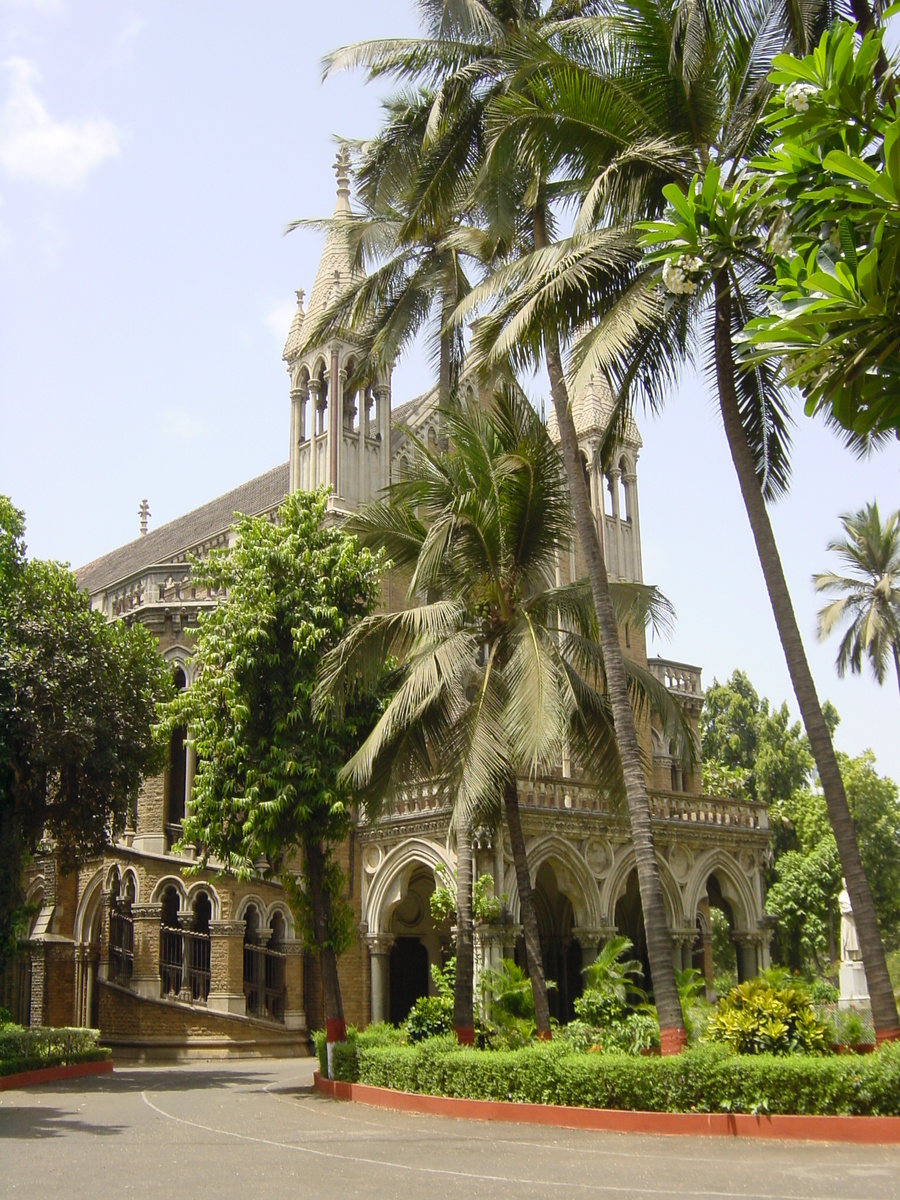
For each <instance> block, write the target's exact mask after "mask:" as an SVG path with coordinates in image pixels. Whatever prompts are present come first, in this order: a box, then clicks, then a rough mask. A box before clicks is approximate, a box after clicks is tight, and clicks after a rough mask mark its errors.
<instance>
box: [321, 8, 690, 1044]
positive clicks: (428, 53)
mask: <svg viewBox="0 0 900 1200" xmlns="http://www.w3.org/2000/svg"><path fill="white" fill-rule="evenodd" d="M419 7H420V9H421V11H422V14H423V18H424V20H425V25H426V30H427V34H428V36H426V37H425V38H418V39H386V40H381V41H371V42H364V43H359V44H357V45H355V46H350V47H346V48H345V49H343V50H340V51H337V52H336V53H335V54H334V55H332V56H331V57H330V58H329V60H328V61H327V64H326V68H327V70H333V69H335V68H338V67H340V68H347V67H363V68H364V69H365V70H366V71H367V72H368V75H369V77H370V78H377V77H380V76H384V75H390V76H393V77H394V78H398V79H400V80H404V81H406V80H410V79H413V80H417V81H421V80H423V79H424V80H427V81H428V83H429V85H431V86H433V89H434V102H433V104H432V107H431V111H430V114H429V121H428V138H429V144H430V145H431V146H433V152H432V156H431V159H430V161H431V171H430V180H429V187H428V197H429V202H430V203H431V204H432V205H434V206H435V208H439V207H440V205H442V204H443V205H446V203H447V198H448V197H450V196H456V195H458V194H459V189H460V186H461V183H464V182H467V181H468V182H469V183H470V184H471V185H472V186H473V187H474V188H475V192H474V195H475V197H476V206H477V207H478V208H479V209H480V210H481V211H482V212H483V213H485V214H486V215H487V218H488V220H489V225H490V230H491V233H490V241H491V242H492V244H494V245H495V246H497V247H506V248H511V247H516V246H521V245H522V244H523V239H524V243H525V244H526V245H527V246H533V247H534V249H535V250H536V252H537V253H538V254H541V253H543V252H545V251H546V249H547V246H548V240H549V238H550V237H551V236H552V234H553V228H554V227H553V217H552V212H551V207H550V202H549V201H550V197H551V196H552V194H553V192H552V188H551V187H550V186H549V184H550V174H551V171H552V167H553V162H552V160H548V159H547V157H546V156H545V155H544V154H543V150H542V139H541V138H540V137H537V138H533V139H531V140H530V141H527V142H526V141H523V140H517V141H515V142H513V143H510V142H506V143H504V144H503V152H501V149H500V148H499V147H498V146H495V147H494V150H493V153H492V155H491V160H490V163H489V164H486V162H485V158H484V153H483V148H484V144H485V136H486V133H487V130H488V126H487V123H486V120H485V117H486V114H487V113H488V112H489V110H490V106H491V104H493V103H496V104H500V105H502V103H503V102H504V100H505V99H506V97H507V96H508V95H510V94H513V93H515V90H516V88H517V87H518V86H519V76H520V73H521V72H522V70H523V69H524V71H525V73H526V74H527V71H528V55H529V53H530V49H531V47H532V46H533V45H534V44H535V43H540V42H544V43H546V42H548V41H549V40H552V39H553V38H554V37H555V38H558V39H562V40H563V42H565V41H567V40H568V38H569V32H570V29H572V28H578V27H579V26H580V24H581V23H583V22H584V21H585V20H587V19H589V18H591V16H592V15H593V14H595V13H596V12H598V11H600V10H601V9H602V8H603V5H602V4H600V3H598V2H597V0H552V2H551V3H549V4H545V3H543V2H542V0H420V3H419ZM620 141H621V135H620V133H619V132H617V133H616V134H615V136H614V137H613V138H612V140H610V138H609V137H607V138H606V139H605V142H604V144H605V146H606V148H607V149H609V147H610V146H611V145H616V144H618V143H619V142H620ZM476 184H477V186H476ZM432 211H434V209H432ZM529 351H530V353H529V354H525V355H524V356H522V357H524V358H525V359H526V360H530V361H532V362H534V361H536V360H539V359H541V358H543V359H544V361H546V364H547V369H548V373H549V376H550V386H551V395H552V399H553V404H554V408H555V410H556V415H557V422H558V428H559V432H560V444H561V449H562V457H563V463H564V466H565V472H566V477H567V479H568V483H569V491H570V497H571V505H572V510H573V513H574V518H575V526H576V530H577V533H578V538H579V541H580V543H581V546H582V549H583V552H584V554H585V557H586V560H587V571H588V580H589V583H590V589H591V595H592V597H593V604H594V611H595V616H596V620H597V627H598V636H599V640H600V645H601V648H602V653H603V660H604V666H605V673H606V675H605V678H606V686H607V688H608V697H609V702H610V705H611V711H612V714H613V720H614V725H615V732H616V738H617V741H618V746H619V753H620V755H621V762H622V768H623V774H624V784H625V795H626V800H627V807H628V815H629V821H630V826H631V836H632V840H633V843H634V849H635V856H636V864H637V870H638V880H639V884H640V892H641V904H642V908H643V912H644V925H645V929H646V934H647V949H648V955H649V959H650V969H651V973H652V976H653V984H654V990H655V995H656V999H657V1005H658V1010H659V1014H660V1026H661V1043H662V1047H663V1051H664V1052H669V1051H670V1050H671V1051H674V1052H677V1051H679V1050H680V1049H681V1048H682V1047H683V1046H684V1044H685V1042H686V1035H685V1031H684V1024H683V1021H682V1016H681V1006H680V1003H679V1000H678V990H677V986H676V981H675V973H674V967H673V963H672V945H671V939H670V935H669V932H668V927H667V922H666V915H665V904H664V900H663V891H662V884H661V881H660V877H659V867H658V863H657V859H656V852H655V848H654V843H653V833H652V826H651V817H650V804H649V795H648V791H647V781H646V777H645V774H644V768H643V763H642V761H641V756H640V749H639V745H638V738H637V730H636V727H635V722H634V714H633V711H632V707H631V704H630V703H629V693H628V675H627V670H626V666H625V662H624V656H623V654H622V649H621V646H620V643H619V631H618V625H617V621H616V612H615V606H614V604H613V601H612V597H611V591H610V583H609V578H608V575H607V571H606V565H605V562H604V559H603V553H602V550H601V548H600V542H599V538H598V532H597V527H596V524H595V522H594V519H593V515H592V513H591V508H590V499H589V496H588V491H587V486H586V483H585V479H584V473H583V471H582V467H581V457H580V454H579V452H578V441H577V435H576V431H575V425H574V421H573V418H572V413H571V408H570V403H569V392H568V388H567V386H566V380H565V375H564V371H563V363H562V349H561V346H560V339H559V333H558V325H557V324H554V323H552V322H551V323H549V324H548V325H547V327H545V328H538V329H537V331H536V333H535V334H534V336H533V337H532V339H531V342H530V344H529ZM498 365H505V364H501V361H500V360H499V359H496V358H495V361H494V364H493V367H494V369H496V368H497V367H498Z"/></svg>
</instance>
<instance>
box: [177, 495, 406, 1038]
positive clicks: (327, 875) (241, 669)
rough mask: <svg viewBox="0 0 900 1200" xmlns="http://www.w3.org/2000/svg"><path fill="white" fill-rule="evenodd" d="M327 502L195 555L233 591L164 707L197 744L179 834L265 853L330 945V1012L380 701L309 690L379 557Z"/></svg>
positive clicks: (230, 860) (361, 611)
mask: <svg viewBox="0 0 900 1200" xmlns="http://www.w3.org/2000/svg"><path fill="white" fill-rule="evenodd" d="M326 504H327V497H326V493H325V492H324V491H323V490H322V489H320V490H319V491H318V492H315V493H310V492H296V493H294V494H293V495H291V496H289V497H288V498H287V499H286V500H285V501H284V503H283V504H282V506H281V508H280V509H279V511H278V515H277V518H276V520H275V521H270V520H269V519H268V518H267V517H246V518H243V519H241V520H240V521H239V522H238V523H237V524H236V526H235V533H236V542H235V545H234V546H232V547H230V548H228V549H225V550H214V551H212V552H211V553H210V555H209V557H208V558H206V559H205V560H203V561H202V562H194V563H193V564H192V570H193V575H194V578H195V579H196V580H197V581H198V582H199V583H200V584H202V585H203V586H205V587H209V588H212V589H215V590H219V589H224V591H225V593H226V598H225V600H224V601H223V602H222V603H220V604H219V605H217V607H216V608H215V609H214V610H213V611H211V612H209V613H207V614H204V615H203V616H202V617H201V618H200V622H199V628H198V631H197V637H196V642H195V652H194V662H195V665H196V668H197V678H196V680H195V682H194V684H193V685H192V686H191V687H190V688H188V689H187V690H186V691H185V692H182V693H181V694H180V695H179V696H177V697H176V698H175V699H174V700H173V701H172V702H171V704H170V705H169V706H168V709H167V712H166V717H165V725H166V726H167V727H174V726H176V725H180V726H186V727H187V728H188V729H189V730H190V736H191V737H192V738H193V741H194V745H195V747H196V751H197V758H198V767H197V774H196V778H195V781H194V789H193V794H192V799H191V805H190V810H189V812H188V814H187V816H186V817H185V820H184V835H183V841H184V842H186V843H199V845H200V847H201V856H200V861H201V862H204V863H205V862H206V861H207V860H208V858H209V857H210V856H212V857H214V858H216V859H218V860H219V861H220V862H221V863H222V864H223V865H224V868H225V869H226V870H228V871H230V872H233V873H234V874H235V875H237V876H238V877H243V878H246V877H249V876H251V875H253V874H254V873H255V872H257V871H258V870H259V869H260V862H261V860H264V861H265V862H266V863H267V864H268V866H267V867H264V868H263V869H265V870H269V871H271V872H272V873H274V874H276V875H277V876H279V877H280V878H281V879H282V882H283V883H284V884H285V886H286V888H287V889H288V892H289V896H290V898H291V902H292V906H293V908H294V910H295V912H296V914H297V916H298V919H299V921H300V924H301V926H302V927H303V929H304V931H305V932H306V934H307V935H308V937H309V938H310V941H311V942H313V943H314V944H315V946H316V947H317V949H318V950H319V953H320V955H321V956H322V974H323V984H324V987H325V993H326V997H325V1000H326V1016H327V1017H328V1018H329V1019H335V1020H342V1019H343V1017H342V1012H341V1005H340V999H339V986H338V982H337V975H336V969H335V957H336V955H337V954H340V953H341V951H342V950H344V949H345V948H346V945H347V943H348V940H349V937H350V924H349V922H350V914H349V909H348V906H347V905H346V902H344V901H342V899H341V897H342V894H343V889H342V875H341V873H340V871H339V869H338V866H337V864H336V863H335V861H334V859H333V856H332V854H331V847H333V846H334V845H335V843H337V842H339V841H341V840H342V839H343V838H344V837H345V836H346V834H347V833H348V831H349V817H350V813H349V805H350V792H349V789H348V788H347V786H346V785H345V784H343V783H341V782H340V781H339V780H338V772H339V770H340V768H341V767H342V766H343V764H344V763H345V762H346V761H347V759H348V758H350V757H351V755H352V754H353V753H354V751H355V750H356V749H357V747H358V745H359V742H360V741H361V740H362V738H363V737H364V736H365V735H366V733H367V732H368V729H369V726H370V724H371V721H372V719H373V718H374V715H375V702H374V701H373V700H370V699H369V698H367V697H359V696H356V697H354V699H353V702H352V703H350V704H348V705H347V706H345V708H344V709H343V710H342V712H341V715H340V719H339V720H338V719H334V717H333V714H332V713H330V712H329V711H325V712H320V713H319V714H317V715H316V716H314V715H313V712H312V707H311V701H312V694H313V691H314V688H315V684H316V671H317V668H318V666H319V662H320V660H321V658H322V657H323V655H325V654H326V653H327V652H328V651H329V650H331V649H332V648H333V647H334V646H336V645H337V644H338V642H339V641H340V640H341V638H342V637H343V636H344V635H345V634H346V633H347V632H348V631H349V629H350V628H351V626H352V625H353V623H354V622H356V621H357V620H359V619H360V618H362V617H364V616H365V615H366V614H367V613H368V612H369V611H370V610H371V609H372V607H373V606H374V604H375V603H376V600H377V597H378V594H379V578H380V574H381V569H382V562H381V559H380V558H379V556H378V555H376V554H372V553H371V552H370V551H368V550H365V549H361V548H360V547H359V546H358V545H357V543H356V540H355V538H353V537H351V536H350V535H348V534H347V533H345V532H343V531H342V530H341V529H339V528H337V527H336V526H335V525H329V524H326V521H325V515H326ZM298 853H299V854H302V855H303V859H304V867H305V873H304V875H303V879H302V883H300V884H297V883H296V879H297V866H298V863H297V862H296V859H297V855H298ZM335 989H336V994H335ZM329 1010H331V1011H329ZM330 1040H331V1039H330ZM338 1040H339V1039H338Z"/></svg>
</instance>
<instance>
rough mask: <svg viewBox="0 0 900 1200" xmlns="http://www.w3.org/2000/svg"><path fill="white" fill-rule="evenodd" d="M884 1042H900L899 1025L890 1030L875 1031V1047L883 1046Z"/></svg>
mask: <svg viewBox="0 0 900 1200" xmlns="http://www.w3.org/2000/svg"><path fill="white" fill-rule="evenodd" d="M885 1042H900V1025H894V1026H893V1028H892V1029H876V1030H875V1045H876V1046H883V1045H884V1043H885Z"/></svg>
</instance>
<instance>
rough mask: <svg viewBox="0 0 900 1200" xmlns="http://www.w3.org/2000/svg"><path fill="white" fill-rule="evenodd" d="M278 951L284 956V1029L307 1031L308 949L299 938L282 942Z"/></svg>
mask: <svg viewBox="0 0 900 1200" xmlns="http://www.w3.org/2000/svg"><path fill="white" fill-rule="evenodd" d="M278 949H279V950H280V951H281V953H282V954H283V955H284V990H285V997H284V1027H285V1029H305V1028H306V1009H305V1008H304V1003H305V1002H304V998H303V983H304V981H303V955H304V952H305V950H306V947H305V946H304V944H303V942H302V941H301V940H300V939H299V938H296V939H292V940H291V941H285V942H282V944H281V945H280V946H279V947H278Z"/></svg>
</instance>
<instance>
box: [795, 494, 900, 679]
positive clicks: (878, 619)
mask: <svg viewBox="0 0 900 1200" xmlns="http://www.w3.org/2000/svg"><path fill="white" fill-rule="evenodd" d="M840 520H841V525H843V527H844V534H845V535H846V536H845V537H844V538H842V539H840V540H835V541H832V542H829V543H828V549H829V550H830V551H831V552H832V553H834V554H836V555H837V556H838V558H839V560H840V562H841V565H842V566H843V567H844V569H845V570H847V571H849V574H847V575H838V574H836V573H833V572H826V573H823V574H821V575H814V576H813V582H814V584H815V585H816V591H817V592H821V593H823V594H825V595H826V596H827V595H831V596H835V597H836V598H835V599H833V600H832V601H831V603H830V604H828V605H826V607H825V608H823V609H821V610H820V611H819V639H820V640H824V639H825V638H827V637H828V636H829V635H830V634H831V633H833V632H834V630H835V629H836V628H837V626H839V625H841V624H843V623H844V622H845V621H849V623H850V624H849V628H848V629H847V631H846V633H845V634H844V636H843V638H842V639H841V644H840V648H839V649H838V656H837V671H838V675H841V676H843V675H844V673H845V672H846V670H847V668H848V667H849V668H850V671H851V673H853V674H859V673H860V672H861V671H862V663H863V658H867V659H868V660H869V665H870V666H871V668H872V674H873V675H874V676H875V678H876V679H877V680H878V682H879V683H884V679H885V675H886V674H887V664H888V660H889V659H891V660H893V663H894V670H895V672H896V675H897V686H898V687H900V512H896V513H894V514H893V515H892V516H890V517H888V519H887V520H886V521H885V522H884V524H882V522H881V516H880V515H879V512H878V505H877V503H874V502H873V503H872V504H867V505H866V507H865V508H861V509H860V510H859V511H858V512H856V513H844V514H843V515H842V516H841V518H840Z"/></svg>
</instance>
